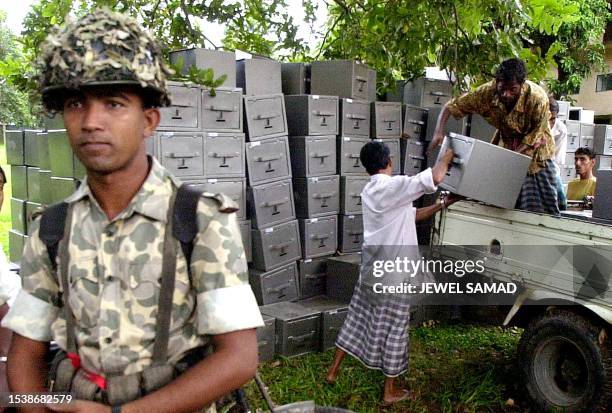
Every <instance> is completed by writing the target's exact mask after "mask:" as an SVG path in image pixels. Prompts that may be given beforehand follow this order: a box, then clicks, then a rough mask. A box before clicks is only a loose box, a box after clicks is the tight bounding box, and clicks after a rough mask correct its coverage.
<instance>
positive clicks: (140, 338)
mask: <svg viewBox="0 0 612 413" xmlns="http://www.w3.org/2000/svg"><path fill="white" fill-rule="evenodd" d="M151 162H152V166H151V171H150V173H149V175H148V177H147V179H146V180H145V182H144V183H143V185H142V187H141V188H140V190H139V191H138V193H137V194H136V195H135V196H134V198H133V199H132V201H131V202H130V204H129V205H128V206H127V208H125V209H124V210H123V211H122V212H121V213H120V214H119V215H118V216H117V217H116V218H114V219H113V220H112V221H109V220H108V218H107V216H106V214H105V213H104V211H103V210H102V208H100V206H99V204H98V202H97V201H96V199H95V198H94V196H93V195H92V192H91V190H90V188H89V185H88V184H87V181H85V182H84V183H83V184H82V185H81V186H80V187H79V189H78V190H77V191H76V192H75V193H74V194H72V195H71V196H70V197H69V198H67V199H66V201H67V202H69V203H71V204H73V205H74V206H73V215H72V226H71V236H70V244H69V254H70V267H69V269H68V279H69V284H70V294H69V300H68V305H70V307H71V309H72V311H73V313H74V317H75V321H76V340H77V346H78V350H79V355H80V357H81V362H82V366H83V367H84V368H85V369H86V370H88V371H90V372H93V373H96V374H100V375H108V374H111V373H114V374H131V373H136V372H139V371H142V370H143V369H144V368H145V367H147V366H148V365H149V364H151V356H152V352H153V343H154V339H155V321H156V315H157V310H158V309H157V302H158V297H159V290H160V279H161V266H162V250H163V239H164V232H165V225H166V214H167V210H168V207H169V203H170V196H171V193H172V190H173V188H176V187H177V186H178V185H179V183H178V182H177V181H176V179H175V178H174V177H173V176H171V175H170V173H169V172H168V171H167V170H166V169H165V168H164V167H162V166H161V165H160V164H159V163H158V162H157V161H156V160H155V159H153V160H152V161H151ZM234 205H235V204H233V201H231V200H230V199H229V198H227V197H225V196H224V195H220V194H218V195H213V194H207V193H205V194H204V195H203V196H202V197H201V198H200V201H199V203H198V209H197V224H198V228H199V232H198V234H197V236H196V238H195V240H194V245H193V252H192V257H191V272H192V282H190V280H189V276H188V272H187V262H186V260H185V256H184V255H183V253H182V250H181V248H180V246H177V253H178V255H177V263H176V265H177V267H176V281H175V291H174V296H173V306H172V313H171V326H170V339H169V343H168V357H169V361H170V362H171V363H174V362H176V361H178V360H180V358H181V357H182V355H184V354H185V352H187V351H188V350H190V349H193V348H195V347H199V346H202V345H204V344H206V343H208V342H209V340H210V335H215V334H222V333H227V332H231V331H237V330H243V329H249V328H254V327H258V326H261V325H263V321H262V318H261V315H260V313H259V309H258V307H257V302H256V301H255V297H254V295H253V292H252V290H251V288H250V286H249V284H248V272H247V263H246V258H245V253H244V248H243V245H242V241H241V235H240V230H239V227H238V221H237V219H236V214H235V213H224V212H221V211H220V210H223V209H224V208H226V207H227V206H234ZM39 222H40V221H39V220H37V221H36V223H35V224H34V230H33V233H32V235H31V236H30V238H29V240H28V242H27V244H26V247H25V250H24V254H23V258H22V261H21V276H22V279H23V289H22V291H21V292H20V294H19V296H18V297H17V300H16V301H15V304H14V306H13V307H11V309H10V311H9V313H8V314H7V316H6V317H5V319H4V320H3V326H4V327H7V328H9V329H11V330H13V331H15V332H17V333H19V334H21V335H23V336H25V337H28V338H30V339H33V340H38V341H50V340H52V339H53V340H55V341H57V343H58V344H59V346H60V347H62V348H63V349H66V323H65V319H64V313H63V311H62V310H60V308H59V306H58V302H59V294H58V293H59V292H60V289H61V287H60V286H59V285H58V282H57V280H56V278H55V276H54V274H53V273H52V269H51V263H50V261H49V256H48V254H47V250H46V248H45V245H44V244H43V243H42V241H41V240H40V238H39V234H38V225H39ZM175 241H176V240H175ZM176 242H177V243H178V241H176Z"/></svg>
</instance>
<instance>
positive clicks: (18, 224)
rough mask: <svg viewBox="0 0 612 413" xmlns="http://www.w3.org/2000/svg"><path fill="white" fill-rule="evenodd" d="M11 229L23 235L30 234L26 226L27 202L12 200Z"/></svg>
mask: <svg viewBox="0 0 612 413" xmlns="http://www.w3.org/2000/svg"><path fill="white" fill-rule="evenodd" d="M11 227H12V228H13V229H14V230H16V231H19V232H20V233H22V234H25V233H27V232H28V227H27V226H26V201H24V200H23V199H18V198H11Z"/></svg>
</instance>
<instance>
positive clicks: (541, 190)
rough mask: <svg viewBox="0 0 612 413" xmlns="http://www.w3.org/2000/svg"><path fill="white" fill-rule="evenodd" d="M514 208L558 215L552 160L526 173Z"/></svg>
mask: <svg viewBox="0 0 612 413" xmlns="http://www.w3.org/2000/svg"><path fill="white" fill-rule="evenodd" d="M516 208H517V209H524V210H526V211H532V212H543V213H546V214H552V215H559V205H558V204H557V176H556V169H555V164H554V161H552V160H547V161H546V167H545V168H542V169H540V170H539V171H538V172H537V173H535V174H529V173H528V174H527V176H526V177H525V181H524V182H523V187H522V188H521V192H520V193H519V197H518V199H517V200H516Z"/></svg>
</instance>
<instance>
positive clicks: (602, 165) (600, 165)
mask: <svg viewBox="0 0 612 413" xmlns="http://www.w3.org/2000/svg"><path fill="white" fill-rule="evenodd" d="M595 159H596V160H595V168H593V174H594V175H597V170H598V169H612V155H597V157H596V158H595Z"/></svg>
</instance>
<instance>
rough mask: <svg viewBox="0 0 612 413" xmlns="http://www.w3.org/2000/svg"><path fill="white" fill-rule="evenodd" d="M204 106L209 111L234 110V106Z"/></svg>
mask: <svg viewBox="0 0 612 413" xmlns="http://www.w3.org/2000/svg"><path fill="white" fill-rule="evenodd" d="M204 108H205V109H208V110H210V111H213V112H236V106H215V105H209V106H205V107H204Z"/></svg>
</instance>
